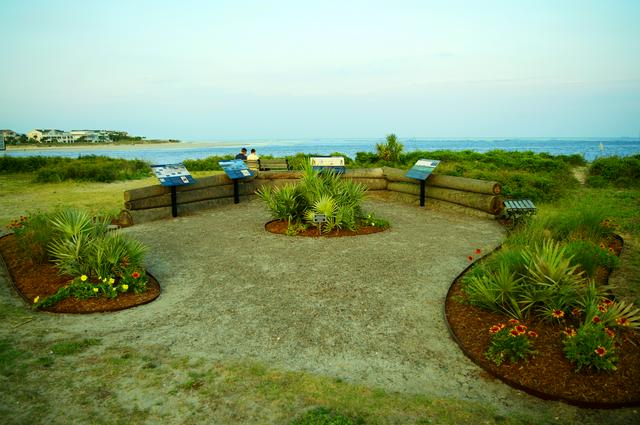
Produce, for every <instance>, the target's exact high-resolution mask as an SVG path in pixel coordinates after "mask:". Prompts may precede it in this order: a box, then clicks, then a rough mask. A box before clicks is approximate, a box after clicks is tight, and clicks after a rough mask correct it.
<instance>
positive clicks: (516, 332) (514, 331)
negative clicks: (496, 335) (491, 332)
mask: <svg viewBox="0 0 640 425" xmlns="http://www.w3.org/2000/svg"><path fill="white" fill-rule="evenodd" d="M509 335H510V336H512V337H516V336H518V335H520V334H519V333H518V331H517V330H515V329H511V330H510V331H509Z"/></svg>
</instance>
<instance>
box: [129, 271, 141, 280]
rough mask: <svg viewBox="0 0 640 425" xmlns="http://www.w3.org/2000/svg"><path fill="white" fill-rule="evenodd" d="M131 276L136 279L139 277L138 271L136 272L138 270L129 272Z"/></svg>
mask: <svg viewBox="0 0 640 425" xmlns="http://www.w3.org/2000/svg"><path fill="white" fill-rule="evenodd" d="M131 277H132V278H134V279H137V278H139V277H140V273H138V272H133V273H131Z"/></svg>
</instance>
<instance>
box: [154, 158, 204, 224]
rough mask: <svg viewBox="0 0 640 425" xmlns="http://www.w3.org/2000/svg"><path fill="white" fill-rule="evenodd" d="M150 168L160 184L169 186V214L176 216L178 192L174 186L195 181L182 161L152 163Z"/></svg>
mask: <svg viewBox="0 0 640 425" xmlns="http://www.w3.org/2000/svg"><path fill="white" fill-rule="evenodd" d="M151 170H152V171H153V174H155V176H156V177H157V178H158V180H159V181H160V184H161V185H162V186H169V187H171V216H172V217H177V216H178V194H177V192H176V187H178V186H186V185H189V184H193V183H195V182H196V181H195V179H194V178H193V177H192V176H191V174H190V173H189V171H187V168H186V167H185V166H184V164H182V163H178V164H160V165H152V166H151Z"/></svg>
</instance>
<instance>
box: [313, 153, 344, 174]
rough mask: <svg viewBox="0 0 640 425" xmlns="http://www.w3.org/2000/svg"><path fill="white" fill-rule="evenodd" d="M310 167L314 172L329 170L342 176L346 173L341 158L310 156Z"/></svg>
mask: <svg viewBox="0 0 640 425" xmlns="http://www.w3.org/2000/svg"><path fill="white" fill-rule="evenodd" d="M311 166H312V167H313V169H314V170H316V171H325V170H329V171H333V172H334V173H339V174H344V172H345V171H346V168H345V166H344V157H342V156H312V157H311Z"/></svg>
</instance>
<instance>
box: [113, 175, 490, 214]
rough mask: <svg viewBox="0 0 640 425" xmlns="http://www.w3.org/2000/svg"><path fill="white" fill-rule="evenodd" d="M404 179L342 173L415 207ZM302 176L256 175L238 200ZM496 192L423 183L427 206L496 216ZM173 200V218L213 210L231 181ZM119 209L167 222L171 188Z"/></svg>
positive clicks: (451, 180) (471, 182) (443, 179)
mask: <svg viewBox="0 0 640 425" xmlns="http://www.w3.org/2000/svg"><path fill="white" fill-rule="evenodd" d="M405 174H406V171H405V170H400V169H396V168H390V167H383V168H365V169H355V170H347V172H346V173H345V174H344V175H343V176H342V177H343V178H345V179H350V180H352V181H354V182H357V183H360V184H363V185H365V186H366V187H367V189H368V191H369V192H370V193H375V192H380V193H381V192H390V193H396V194H398V196H396V197H395V199H397V200H398V199H399V200H402V201H405V202H409V203H417V200H418V199H419V193H420V184H419V181H417V180H414V179H410V178H407V177H405V176H404V175H405ZM301 176H302V173H301V172H299V171H288V172H287V171H261V172H257V173H256V175H255V176H254V177H252V178H250V179H247V180H243V181H240V182H239V184H238V189H239V193H240V199H241V201H242V200H248V199H251V198H252V197H254V196H256V195H255V193H256V191H258V190H259V189H260V188H262V187H266V186H268V187H281V186H283V185H285V184H296V183H297V181H298V180H299V178H300V177H301ZM499 193H500V185H499V184H498V183H497V182H489V181H484V180H476V179H467V178H462V177H454V176H439V175H431V176H430V177H429V178H428V179H427V181H426V197H427V200H428V201H427V204H426V206H427V207H431V206H443V205H447V204H449V205H450V206H451V205H455V206H457V207H458V209H460V207H462V208H463V209H464V208H470V209H473V210H475V211H481V212H483V213H486V214H489V215H495V214H498V213H499V212H500V210H501V209H502V202H501V200H500V198H499V197H498V194H499ZM176 195H177V196H176V199H177V207H178V215H180V214H185V213H192V212H195V211H198V210H200V209H206V208H214V207H218V206H221V205H226V204H229V203H233V196H234V192H233V181H232V180H231V179H229V178H228V177H227V176H226V175H225V174H217V175H214V176H206V177H199V178H197V181H196V183H194V184H192V185H187V186H178V187H177V188H176ZM124 205H125V210H124V211H123V215H126V216H127V217H128V218H129V220H131V221H133V222H134V223H139V222H145V221H150V220H157V219H162V218H168V217H171V188H169V187H166V186H161V185H153V186H148V187H143V188H139V189H132V190H128V191H125V192H124ZM454 210H455V209H454Z"/></svg>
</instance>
